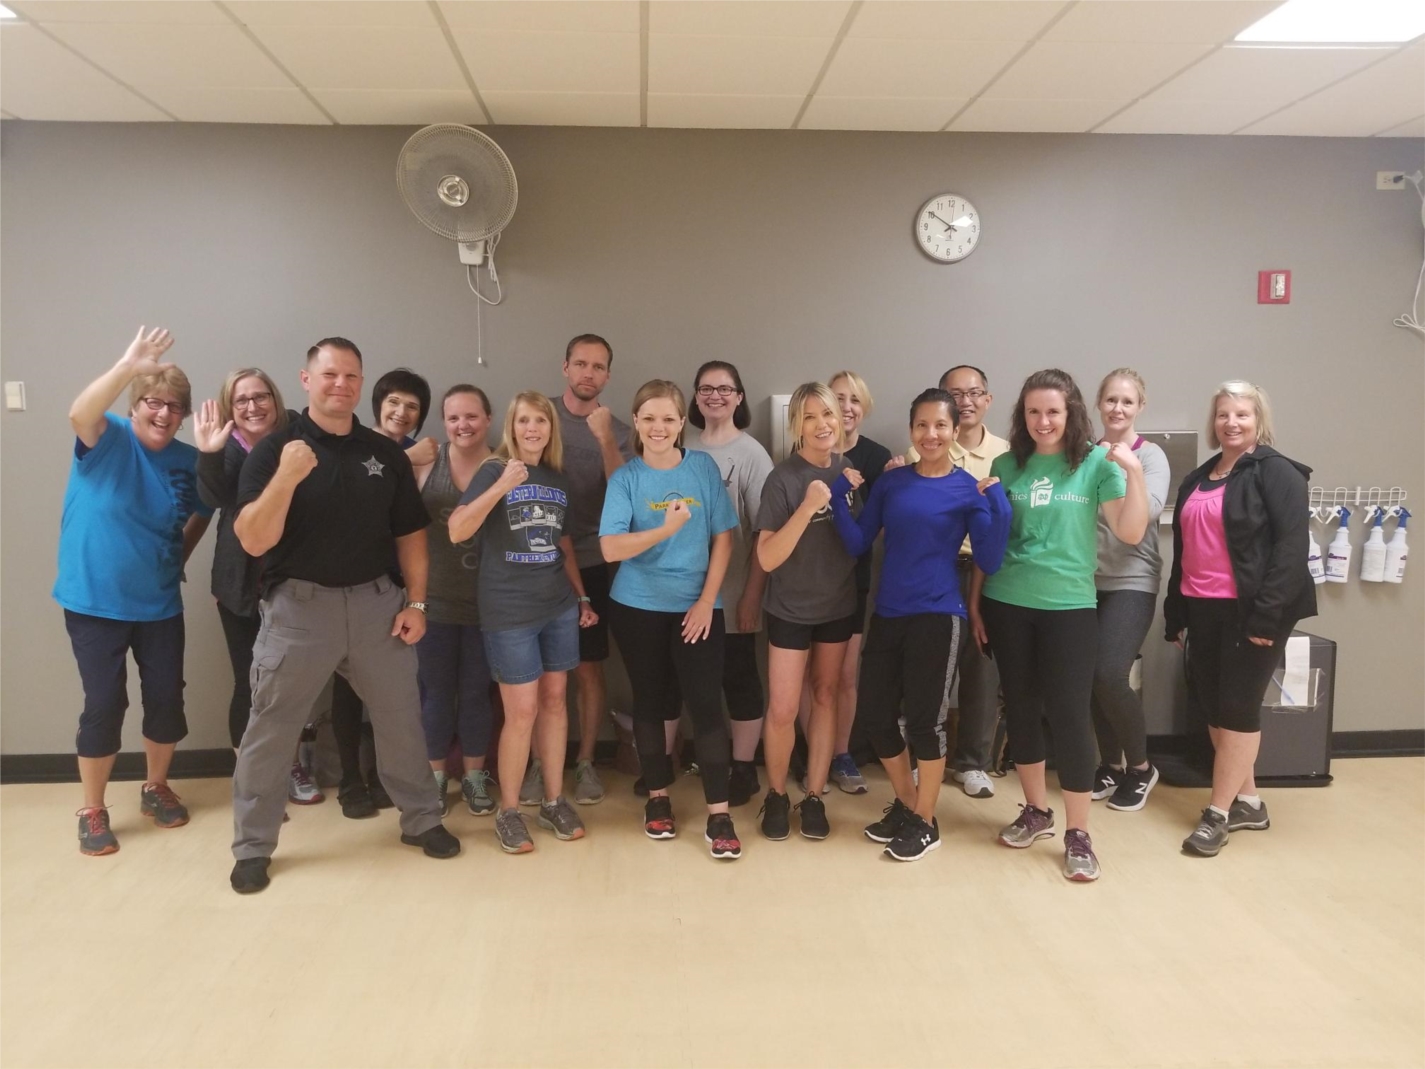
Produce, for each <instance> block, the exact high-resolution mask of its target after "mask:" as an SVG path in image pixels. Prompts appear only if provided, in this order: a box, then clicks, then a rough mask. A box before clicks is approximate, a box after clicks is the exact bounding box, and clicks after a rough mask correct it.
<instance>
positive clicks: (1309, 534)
mask: <svg viewBox="0 0 1425 1069" xmlns="http://www.w3.org/2000/svg"><path fill="white" fill-rule="evenodd" d="M1306 511H1307V512H1308V513H1309V514H1310V517H1311V518H1310V519H1308V520H1307V521H1306V567H1307V570H1308V571H1310V572H1311V581H1312V582H1313V583H1315V584H1316V585H1317V586H1320V585H1321V584H1322V583H1324V582H1326V564H1325V562H1324V561H1322V559H1321V543H1320V542H1318V541H1316V532H1315V530H1313V529H1312V526H1311V521H1312V520H1314V519H1315V518H1316V510H1315V509H1307V510H1306Z"/></svg>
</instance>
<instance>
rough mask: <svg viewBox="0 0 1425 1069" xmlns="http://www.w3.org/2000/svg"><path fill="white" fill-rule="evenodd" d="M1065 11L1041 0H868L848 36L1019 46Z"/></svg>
mask: <svg viewBox="0 0 1425 1069" xmlns="http://www.w3.org/2000/svg"><path fill="white" fill-rule="evenodd" d="M1064 7H1065V4H1063V3H1058V2H1048V3H1046V2H1043V0H1019V2H1016V3H1004V2H1003V0H872V2H870V3H865V4H862V6H861V10H860V11H859V12H857V13H856V21H855V22H853V23H852V24H851V29H850V30H849V31H848V32H847V37H848V38H850V37H891V38H900V39H907V40H940V41H1018V42H1020V43H1021V44H1022V43H1023V42H1025V41H1028V40H1031V39H1033V37H1034V35H1035V34H1037V33H1038V32H1039V31H1040V30H1042V29H1043V28H1044V27H1045V26H1046V25H1047V24H1048V22H1049V20H1050V19H1052V18H1053V17H1054V16H1055V15H1057V14H1058V13H1059V11H1060V10H1062V9H1063V8H1064Z"/></svg>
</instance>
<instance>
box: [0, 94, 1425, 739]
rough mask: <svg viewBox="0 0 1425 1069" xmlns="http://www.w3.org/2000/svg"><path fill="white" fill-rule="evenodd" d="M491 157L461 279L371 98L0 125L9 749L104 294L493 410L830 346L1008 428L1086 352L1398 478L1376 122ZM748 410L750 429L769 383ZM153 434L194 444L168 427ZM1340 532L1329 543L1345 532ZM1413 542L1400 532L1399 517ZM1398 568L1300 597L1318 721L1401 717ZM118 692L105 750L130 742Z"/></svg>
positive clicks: (128, 318) (205, 382)
mask: <svg viewBox="0 0 1425 1069" xmlns="http://www.w3.org/2000/svg"><path fill="white" fill-rule="evenodd" d="M493 132H494V135H495V137H496V139H497V140H498V141H499V142H500V143H501V145H502V146H503V147H504V148H505V150H506V151H507V152H508V153H509V156H510V158H511V160H512V161H513V162H514V165H515V169H516V171H517V172H518V174H519V179H520V205H519V212H518V214H517V215H516V217H515V220H514V222H513V224H512V225H511V226H510V227H509V229H508V230H507V231H506V233H505V236H504V241H503V243H502V245H501V247H500V255H499V266H500V271H501V275H502V278H503V280H504V282H505V286H506V290H507V294H508V296H507V297H506V300H505V303H504V304H503V305H502V306H501V307H499V308H496V309H486V310H485V315H484V322H485V352H486V354H487V356H488V358H489V367H488V368H476V367H475V366H474V352H475V334H474V328H475V300H474V298H473V297H472V296H471V295H470V294H469V292H468V291H467V290H466V286H465V280H464V277H463V275H462V272H461V270H460V268H459V267H458V266H457V264H456V261H455V253H454V249H453V248H452V247H451V246H450V245H449V244H448V243H446V242H444V241H443V240H441V239H440V238H437V237H436V236H435V235H433V234H430V233H428V232H427V231H425V230H424V229H423V228H422V227H421V226H420V225H419V224H417V223H416V221H415V220H414V218H413V217H411V216H410V214H409V213H408V212H407V210H406V208H405V207H404V205H403V204H402V203H401V201H400V199H399V197H398V196H397V193H396V188H395V181H394V171H395V161H396V155H397V152H398V151H399V149H400V147H401V145H402V143H403V141H404V140H405V138H406V137H407V136H408V134H409V133H410V131H409V130H406V129H398V128H371V127H366V128H360V127H358V128H337V129H314V128H307V127H257V126H201V125H177V124H174V125H120V124H114V125H78V124H42V123H25V122H6V123H4V124H3V127H0V152H3V156H2V157H0V158H2V159H3V181H4V200H3V207H0V212H3V214H0V228H2V229H0V233H2V234H3V260H0V269H3V278H4V290H3V307H0V312H3V328H0V346H2V347H3V361H4V364H3V374H4V378H6V379H21V380H23V381H24V382H25V383H26V386H27V388H28V392H29V410H28V411H26V412H23V413H8V412H7V413H5V414H4V415H3V418H0V445H3V455H0V476H3V483H4V496H3V503H4V508H3V519H2V520H0V534H3V552H2V553H0V565H2V566H3V597H4V614H3V623H0V638H3V650H4V672H3V681H2V683H0V700H3V710H4V721H3V734H0V748H3V751H4V752H6V753H33V752H63V751H67V750H70V749H71V748H72V745H73V735H74V728H75V722H76V717H77V712H78V709H79V705H80V690H79V685H78V681H77V678H76V674H75V671H74V666H73V662H72V660H71V657H70V653H69V649H68V643H67V640H66V637H65V633H64V626H63V619H62V615H61V612H60V610H59V609H58V607H57V606H56V605H55V604H54V603H53V602H52V601H51V600H50V598H49V590H50V586H51V583H52V582H53V578H54V568H55V551H54V547H55V540H56V533H57V530H58V524H59V507H60V501H61V498H62V495H63V492H64V483H65V478H66V473H67V469H68V463H69V450H70V443H71V438H70V432H69V428H68V425H67V422H66V419H65V411H66V409H67V407H68V405H69V402H70V400H71V399H72V397H73V396H74V394H75V393H77V392H78V390H79V389H81V388H82V387H83V385H84V384H85V383H86V382H87V381H88V380H89V379H91V378H93V377H94V376H95V375H96V374H98V373H99V372H100V371H101V370H102V369H103V368H105V367H107V366H108V365H109V364H110V363H111V362H112V361H113V360H114V359H116V358H117V357H118V355H119V354H120V353H121V352H122V350H123V347H124V345H125V344H126V343H127V341H128V339H129V338H130V337H132V334H133V331H134V329H135V327H136V326H137V324H139V323H146V324H150V325H152V324H164V325H166V326H169V327H170V328H172V329H173V331H174V333H175V334H176V336H177V339H178V344H177V346H176V347H175V349H174V351H173V354H172V355H173V357H174V358H175V359H176V360H178V361H179V362H180V363H181V364H182V365H183V367H184V368H185V369H186V370H187V371H188V373H189V375H190V376H191V377H192V379H193V380H194V382H195V384H196V386H197V389H198V391H199V395H200V396H212V395H213V393H214V392H215V391H216V389H217V386H218V385H219V383H220V381H221V379H222V376H223V375H224V373H225V372H226V371H227V370H228V369H230V368H232V367H235V366H237V365H238V364H240V363H258V364H261V365H265V366H266V367H267V368H268V369H270V370H271V371H272V372H274V373H275V374H276V376H277V378H278V380H279V382H280V384H281V385H282V387H283V388H284V390H286V391H287V392H288V396H289V399H290V400H291V401H292V402H294V403H299V402H300V400H301V396H302V395H301V393H300V390H299V389H298V386H297V369H298V367H299V364H300V359H301V354H302V352H303V351H304V350H305V348H306V346H307V345H308V344H309V343H310V342H311V341H313V340H315V339H316V338H318V337H321V336H323V335H326V334H332V333H339V334H344V335H347V336H349V337H351V338H353V339H355V340H356V341H357V342H358V344H359V345H361V346H362V348H363V350H364V351H365V353H366V355H367V367H368V369H369V372H370V375H369V378H370V379H374V378H375V376H376V375H378V374H380V373H381V372H382V371H384V370H386V369H388V368H389V367H391V366H393V365H396V364H399V363H407V364H411V365H414V366H415V367H417V368H419V369H421V370H423V371H424V372H425V373H426V374H427V375H428V376H429V377H430V379H431V381H432V383H433V385H434V386H435V387H436V388H437V389H438V390H440V389H443V388H444V387H445V386H447V385H449V384H451V383H452V382H455V381H457V380H461V379H471V380H473V381H475V382H477V383H479V384H481V385H483V386H484V387H485V388H486V389H487V390H488V391H489V393H490V394H491V396H492V397H493V398H494V399H495V401H496V404H497V405H500V406H502V405H503V403H504V401H505V399H507V398H508V397H509V396H510V394H511V393H512V392H513V391H514V390H516V389H518V388H523V387H537V388H544V389H546V390H550V391H553V390H556V389H557V388H558V387H559V386H560V384H561V380H560V378H559V362H560V358H561V356H562V352H563V345H564V342H565V341H566V340H567V339H568V338H569V337H570V336H571V335H573V334H575V333H577V332H580V331H586V330H593V331H597V332H599V333H602V334H605V335H607V336H608V337H609V338H610V339H611V340H612V342H613V344H614V347H615V353H616V360H615V365H614V371H615V378H614V380H613V383H612V386H611V388H610V393H609V395H608V399H609V400H610V401H611V402H612V403H613V404H615V405H616V406H618V407H620V408H622V407H624V406H626V405H627V403H628V400H629V398H630V397H631V396H632V393H633V391H634V389H636V387H637V386H638V385H639V384H640V383H641V382H643V381H644V380H645V379H648V378H651V377H654V376H667V377H671V378H674V379H677V380H679V381H680V382H684V383H687V382H688V381H689V380H690V378H691V375H692V372H693V370H694V369H695V368H696V367H697V365H698V364H699V363H700V362H701V361H702V360H704V359H707V358H710V357H722V358H727V359H731V360H734V361H736V362H737V363H738V364H739V365H740V367H741V368H742V370H743V375H744V378H745V380H746V383H747V386H748V389H749V391H750V393H751V395H752V396H753V398H756V399H759V400H760V399H761V398H763V397H765V396H766V395H768V394H770V393H773V392H786V391H789V390H790V389H791V388H792V387H793V386H795V385H796V384H797V383H798V382H801V381H803V380H805V379H808V378H813V377H821V376H824V375H826V374H827V373H828V372H829V371H831V370H832V369H834V368H837V367H840V366H843V365H845V366H851V367H854V368H858V369H860V370H862V371H863V372H864V374H865V375H866V377H867V378H868V379H869V380H870V383H871V386H872V389H873V390H874V391H875V393H876V394H877V396H878V397H879V398H880V399H881V402H882V406H881V407H880V408H879V409H878V410H877V411H876V413H875V414H874V415H873V416H872V417H871V419H870V421H869V424H868V427H867V430H868V431H869V433H870V434H871V435H872V436H873V437H875V438H877V439H879V440H881V441H884V442H887V443H891V444H899V443H900V442H902V441H903V439H904V432H903V431H902V429H901V428H902V425H903V423H904V418H903V415H902V413H903V408H904V405H905V404H906V402H907V401H908V399H909V398H910V397H911V396H912V395H913V394H914V393H915V392H916V391H917V390H919V389H920V388H921V387H923V386H925V385H927V384H931V383H933V382H934V380H935V379H936V378H937V377H938V375H939V373H940V371H941V370H942V369H944V368H945V367H946V366H948V365H949V364H951V363H956V362H960V361H966V362H971V363H977V364H980V365H981V366H983V367H985V368H986V369H988V370H989V372H990V375H991V379H992V383H991V385H992V386H993V387H994V390H995V393H996V395H997V400H996V403H995V408H994V410H993V412H992V413H991V423H992V424H993V426H994V427H995V429H996V430H997V431H999V432H1000V433H1004V432H1005V430H1006V425H1007V422H1008V413H1009V409H1010V407H1011V405H1012V403H1013V401H1014V397H1015V394H1016V392H1017V385H1018V383H1019V381H1021V379H1022V377H1023V376H1024V375H1025V374H1026V373H1028V372H1029V371H1031V370H1033V369H1035V368H1038V367H1042V366H1045V365H1050V364H1056V365H1060V366H1062V367H1064V368H1067V369H1068V370H1070V371H1071V372H1072V373H1074V374H1075V375H1076V376H1079V377H1080V378H1081V380H1082V381H1083V382H1084V384H1085V386H1086V388H1087V389H1089V390H1091V389H1092V388H1093V387H1094V386H1095V385H1096V383H1097V381H1098V378H1099V377H1100V376H1101V375H1102V374H1103V373H1104V372H1105V371H1107V370H1108V369H1110V368H1112V367H1115V366H1117V365H1119V364H1130V365H1134V366H1136V367H1137V368H1139V369H1140V370H1141V371H1142V372H1143V374H1144V375H1145V377H1146V378H1147V381H1148V385H1149V390H1150V400H1151V404H1150V406H1149V408H1148V410H1147V413H1146V415H1145V417H1144V419H1143V421H1142V425H1143V426H1144V427H1147V428H1160V429H1169V428H1184V427H1188V428H1198V427H1200V425H1201V423H1202V421H1203V417H1204V409H1205V404H1206V399H1207V397H1208V395H1209V393H1210V391H1211V390H1212V388H1213V386H1214V385H1215V384H1216V383H1217V382H1218V381H1219V380H1221V379H1223V378H1225V377H1228V376H1244V377H1247V378H1250V379H1252V380H1253V381H1256V382H1259V383H1262V384H1263V385H1265V386H1266V387H1267V388H1268V389H1269V390H1270V391H1271V393H1272V395H1273V397H1274V398H1275V401H1276V406H1277V418H1278V423H1279V427H1280V431H1279V441H1280V444H1281V447H1282V448H1283V449H1284V450H1285V451H1286V452H1287V453H1289V454H1290V455H1292V456H1295V457H1298V458H1300V459H1301V460H1303V461H1305V462H1307V463H1309V464H1311V465H1313V466H1314V467H1315V468H1316V480H1317V481H1319V482H1322V483H1325V484H1326V485H1328V486H1334V485H1336V484H1338V483H1342V484H1349V485H1355V484H1357V483H1365V484H1367V485H1371V484H1382V485H1387V486H1389V485H1392V484H1399V485H1401V486H1404V487H1406V488H1407V489H1408V490H1409V492H1410V494H1411V495H1412V498H1414V499H1415V502H1416V503H1420V502H1421V501H1422V500H1425V479H1422V469H1425V450H1422V444H1425V441H1422V439H1425V434H1422V429H1421V426H1422V424H1421V418H1420V412H1421V402H1422V347H1421V344H1420V342H1419V341H1418V340H1417V339H1415V338H1413V337H1412V336H1411V335H1409V334H1407V333H1406V332H1404V331H1402V330H1399V329H1397V328H1395V327H1393V326H1391V320H1392V319H1393V318H1394V317H1395V316H1397V315H1399V314H1400V313H1401V312H1403V311H1405V310H1406V309H1407V307H1408V305H1409V300H1410V296H1411V292H1412V290H1413V288H1414V285H1415V278H1416V271H1417V270H1418V269H1419V267H1420V254H1421V232H1420V222H1419V214H1418V209H1419V204H1418V201H1417V200H1416V198H1415V195H1414V193H1412V192H1410V191H1409V190H1406V191H1403V192H1394V193H1379V192H1376V191H1375V189H1374V179H1375V172H1376V171H1377V170H1386V169H1392V170H1406V171H1413V170H1415V169H1416V168H1417V167H1420V166H1421V156H1422V153H1421V147H1420V145H1419V144H1418V143H1416V142H1412V141H1407V140H1334V139H1305V138H1302V139H1295V138H1250V137H1235V138H1226V137H1224V138H1211V137H1114V136H1082V135H1075V136H1028V135H994V134H988V135H970V134H930V135H926V134H854V133H813V132H796V133H789V132H731V131H729V132H721V131H719V132H710V131H673V130H584V129H536V128H500V129H496V130H494V131H493ZM945 190H954V191H957V192H960V193H963V194H965V195H966V196H968V197H970V198H971V199H972V200H973V201H974V202H975V203H976V204H977V205H978V207H979V209H980V211H981V213H982V216H983V221H984V241H983V244H982V246H981V247H980V249H979V250H978V251H976V252H975V253H974V255H973V256H971V257H970V258H969V259H968V260H967V261H965V262H963V263H961V264H959V265H955V266H941V265H937V264H934V263H931V262H930V261H928V260H927V259H925V258H924V257H923V256H922V255H921V254H920V252H919V251H917V249H916V247H915V245H914V243H913V241H912V239H911V219H912V216H913V214H914V212H915V210H916V209H917V208H918V207H919V205H920V204H921V202H922V201H923V200H924V199H925V198H926V197H928V196H929V195H930V194H932V193H935V192H941V191H945ZM1281 267H1286V268H1290V269H1291V270H1292V271H1293V280H1292V281H1293V297H1292V300H1293V303H1292V304H1291V305H1290V306H1288V307H1259V306H1258V305H1257V304H1256V303H1255V293H1256V272H1257V271H1258V270H1259V269H1263V268H1281ZM756 411H757V420H758V421H757V423H755V424H754V427H753V430H754V432H756V433H757V434H759V436H761V437H762V438H763V439H764V440H766V437H767V430H768V426H767V419H768V417H767V407H766V405H765V403H761V404H759V405H758V407H757V409H756ZM184 437H185V438H187V439H188V440H190V441H191V435H190V433H189V432H188V431H187V430H185V431H184ZM1356 531H1357V535H1356V540H1357V543H1358V544H1359V541H1360V539H1361V537H1362V536H1361V534H1360V529H1359V527H1357V528H1356ZM1416 537H1417V539H1425V531H1422V533H1421V534H1418V535H1417V536H1416ZM209 554H210V541H205V543H204V545H203V546H202V547H201V548H200V549H199V551H198V553H197V555H196V557H195V558H194V560H193V562H192V563H191V565H190V567H189V575H190V576H191V577H192V580H193V581H192V582H191V583H190V585H189V586H188V588H187V590H186V595H187V602H188V606H189V612H188V635H189V639H188V642H189V645H188V670H187V677H188V702H189V720H190V723H191V734H190V736H189V739H188V741H187V743H186V745H188V746H193V747H220V746H224V745H226V742H227V739H226V732H225V729H224V717H225V710H226V693H227V687H228V686H229V680H230V675H229V668H228V662H227V657H226V654H225V652H224V647H223V642H222V637H221V633H220V630H219V627H218V621H217V616H216V613H215V611H214V610H213V608H212V602H211V600H210V598H209V597H208V595H207V572H208V567H209V560H210V556H209ZM1422 576H1425V564H1421V563H1417V564H1415V565H1414V566H1413V568H1412V569H1411V571H1410V572H1409V573H1408V575H1407V582H1406V584H1405V585H1404V586H1381V587H1371V588H1363V587H1361V586H1360V585H1359V584H1357V583H1355V582H1352V584H1351V585H1349V586H1347V587H1327V588H1323V590H1322V592H1321V603H1322V615H1321V617H1320V618H1318V619H1317V620H1315V621H1312V623H1311V624H1310V626H1311V628H1312V629H1313V630H1315V631H1317V632H1319V633H1321V634H1323V635H1326V636H1328V637H1331V638H1334V639H1337V640H1338V641H1339V642H1341V651H1340V676H1339V686H1338V692H1337V719H1336V727H1337V729H1338V730H1364V729H1389V728H1408V727H1419V726H1420V725H1421V722H1422V717H1421V713H1422V702H1421V692H1420V683H1421V675H1420V650H1421V648H1422V643H1421V638H1422V634H1425V598H1422V594H1421V587H1422V582H1425V579H1423V578H1422ZM1157 634H1158V632H1157V631H1155V632H1154V634H1153V635H1151V636H1150V638H1149V641H1148V643H1147V647H1146V648H1147V653H1148V672H1147V675H1148V682H1147V690H1148V696H1149V706H1150V726H1151V729H1152V730H1154V731H1164V730H1169V729H1170V727H1171V725H1172V711H1171V707H1170V706H1171V694H1172V675H1173V664H1172V661H1171V659H1170V658H1168V657H1167V656H1166V654H1165V652H1164V644H1163V643H1162V642H1161V641H1160V640H1159V639H1158V638H1157ZM137 708H138V704H137V691H136V688H135V694H134V703H133V709H134V715H132V716H131V718H130V723H129V725H128V727H127V729H126V732H125V736H124V739H125V748H126V749H136V748H138V746H139V733H138V716H137Z"/></svg>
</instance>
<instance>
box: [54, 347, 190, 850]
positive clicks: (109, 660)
mask: <svg viewBox="0 0 1425 1069" xmlns="http://www.w3.org/2000/svg"><path fill="white" fill-rule="evenodd" d="M172 344H173V338H172V336H171V335H170V334H169V333H168V331H166V330H161V329H158V330H151V331H148V332H147V333H145V331H144V329H143V328H142V327H140V328H139V332H138V336H137V337H135V338H134V340H133V341H132V342H131V343H130V344H129V348H128V350H127V351H126V352H125V353H124V355H123V356H122V357H121V358H120V359H119V362H118V363H117V364H115V365H114V366H113V367H112V368H110V369H109V370H108V371H106V372H105V373H104V374H103V375H100V376H99V377H98V378H97V379H95V380H94V381H93V382H91V383H90V384H89V385H88V386H86V387H85V388H84V392H83V393H81V394H80V395H79V396H78V397H77V398H75V401H74V404H73V405H71V406H70V409H69V423H70V426H72V427H73V428H74V434H75V438H76V440H75V443H74V459H73V462H72V463H71V465H70V469H69V485H68V486H67V487H66V488H65V492H64V513H63V518H62V519H61V520H60V527H59V575H58V577H57V578H56V579H55V583H54V599H55V600H56V601H57V602H59V603H60V605H62V606H63V607H64V624H65V628H66V630H68V632H69V640H70V643H71V645H72V646H73V648H74V659H75V660H76V661H77V662H78V664H79V678H80V681H81V682H82V683H83V685H84V712H83V713H81V714H80V717H79V732H78V736H77V740H76V741H77V748H78V750H79V778H80V781H81V782H82V783H83V785H84V808H82V809H80V810H79V814H78V816H79V851H80V853H83V854H90V855H95V856H97V855H102V854H112V853H113V852H114V851H115V850H117V849H119V841H118V840H117V839H116V838H115V837H114V833H113V832H112V831H111V830H110V828H109V812H108V809H107V808H106V807H105V805H104V790H105V788H106V787H107V786H108V783H109V776H110V774H111V773H112V772H113V770H114V758H115V757H117V756H118V753H119V745H120V732H121V730H122V728H123V725H124V711H125V710H126V709H127V708H128V705H129V695H128V687H127V685H126V679H127V675H128V665H127V662H128V655H129V651H130V650H132V651H133V655H134V661H135V662H136V663H137V664H138V668H139V680H140V681H141V683H142V690H143V739H144V756H145V758H146V760H147V764H148V769H147V776H146V780H145V782H144V785H143V787H142V788H141V789H140V791H139V809H140V811H141V812H142V813H143V814H144V815H145V816H151V817H153V819H154V823H155V824H157V825H158V826H159V827H160V828H177V827H180V826H182V825H184V824H187V823H188V810H187V809H186V808H185V807H184V806H183V804H182V803H181V802H180V801H179V800H178V796H177V795H176V794H174V793H173V791H171V790H170V789H169V787H168V766H169V763H170V762H171V761H172V760H173V750H174V748H175V747H176V746H177V745H178V743H179V741H180V740H181V739H182V738H183V737H184V736H185V735H187V734H188V722H187V719H186V718H185V717H184V712H183V645H184V630H183V598H182V596H181V595H180V593H179V583H180V582H181V581H182V575H183V565H184V564H185V563H186V562H187V560H188V555H189V554H190V553H192V552H193V547H194V546H196V545H197V544H198V539H200V538H201V537H202V536H203V532H204V531H206V530H207V529H208V520H209V518H210V517H211V516H212V510H211V509H209V508H207V507H206V506H205V505H203V503H202V502H201V501H199V500H198V480H197V475H196V469H197V464H198V451H197V450H196V449H194V448H193V447H192V446H191V445H187V444H186V443H184V442H178V441H175V440H174V436H175V435H176V434H177V433H178V429H179V428H180V427H181V426H182V425H183V420H184V419H185V418H186V417H187V416H188V415H189V414H190V413H191V412H192V411H193V400H192V389H191V388H190V386H189V384H188V376H186V375H185V374H183V372H182V371H180V370H179V369H178V368H177V367H175V366H174V365H173V364H165V363H162V362H161V361H162V359H163V355H164V354H165V353H166V352H168V349H169V347H170V346H171V345H172ZM126 388H127V389H128V391H129V418H128V419H123V418H121V417H119V416H116V415H114V414H113V413H111V412H110V411H109V406H110V405H112V404H113V403H114V402H115V401H117V400H118V399H119V395H120V394H122V393H123V392H124V390H125V389H126Z"/></svg>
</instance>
